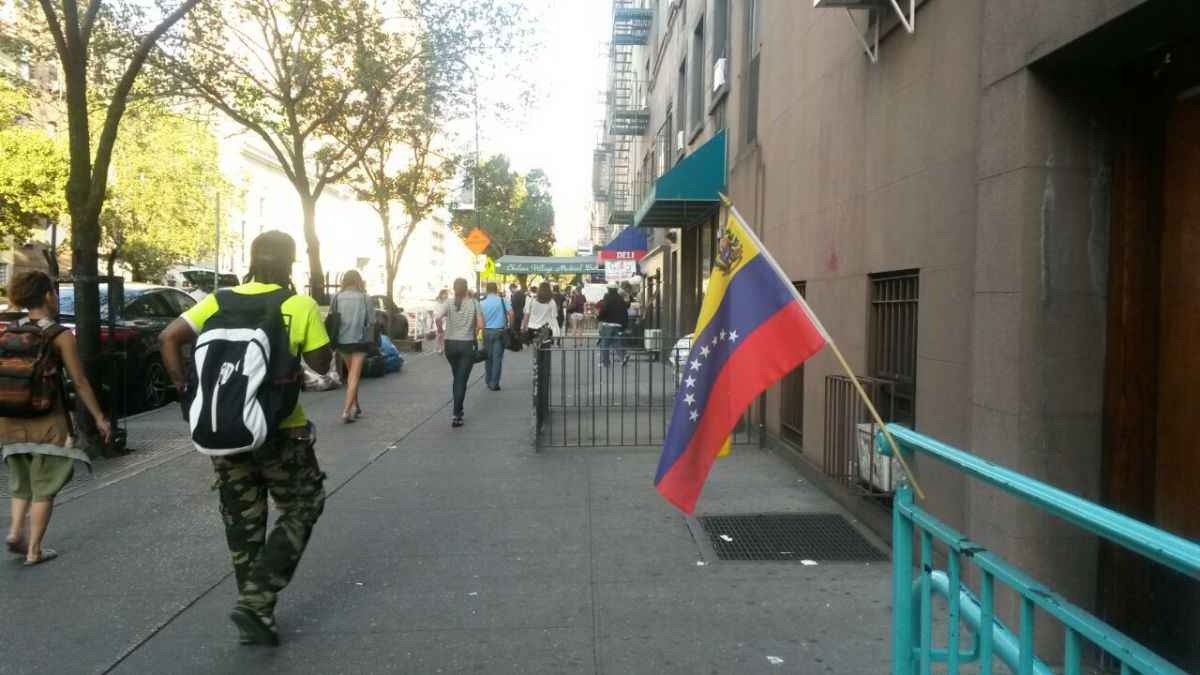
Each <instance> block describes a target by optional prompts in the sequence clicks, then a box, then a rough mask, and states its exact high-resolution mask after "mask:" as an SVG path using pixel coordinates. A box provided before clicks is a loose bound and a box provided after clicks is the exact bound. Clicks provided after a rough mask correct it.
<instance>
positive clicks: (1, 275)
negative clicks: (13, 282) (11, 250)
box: [0, 263, 8, 288]
mask: <svg viewBox="0 0 1200 675" xmlns="http://www.w3.org/2000/svg"><path fill="white" fill-rule="evenodd" d="M0 287H3V288H8V263H0Z"/></svg>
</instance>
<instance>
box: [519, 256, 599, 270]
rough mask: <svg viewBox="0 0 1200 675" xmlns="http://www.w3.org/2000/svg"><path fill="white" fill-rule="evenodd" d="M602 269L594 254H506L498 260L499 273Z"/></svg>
mask: <svg viewBox="0 0 1200 675" xmlns="http://www.w3.org/2000/svg"><path fill="white" fill-rule="evenodd" d="M601 270H602V268H601V267H600V264H599V263H598V262H596V256H594V255H587V256H575V257H573V258H547V257H541V256H531V255H506V256H501V257H500V259H499V260H497V261H496V273H497V274H589V273H591V272H600V271H601Z"/></svg>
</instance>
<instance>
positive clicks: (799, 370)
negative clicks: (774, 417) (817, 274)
mask: <svg viewBox="0 0 1200 675" xmlns="http://www.w3.org/2000/svg"><path fill="white" fill-rule="evenodd" d="M792 285H793V286H795V287H796V290H797V291H799V293H800V295H801V296H807V295H808V293H807V291H808V284H807V282H804V281H794V282H792ZM781 408H782V410H780V413H781V414H780V418H781V422H780V424H781V425H782V427H783V435H784V437H785V438H787V439H788V440H790V441H792V442H794V443H796V444H797V445H800V446H803V445H804V364H803V363H802V364H800V365H799V366H797V367H796V369H795V370H793V371H792V372H790V373H788V374H787V375H785V376H784V378H783V387H782V397H781Z"/></svg>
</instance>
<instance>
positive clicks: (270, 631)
mask: <svg viewBox="0 0 1200 675" xmlns="http://www.w3.org/2000/svg"><path fill="white" fill-rule="evenodd" d="M229 618H230V619H231V620H232V621H233V624H234V625H235V626H237V628H238V641H239V642H241V643H242V644H244V645H267V646H268V647H278V646H279V633H277V632H276V631H275V625H274V621H273V620H272V619H271V618H270V617H264V616H263V615H261V614H259V613H258V612H256V611H254V610H252V609H250V608H248V607H234V608H233V611H232V612H230V613H229Z"/></svg>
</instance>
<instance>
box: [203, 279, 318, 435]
mask: <svg viewBox="0 0 1200 675" xmlns="http://www.w3.org/2000/svg"><path fill="white" fill-rule="evenodd" d="M279 288H280V287H279V286H277V285H276V284H263V283H259V282H257V281H251V282H250V283H248V284H242V285H241V286H235V287H234V288H233V289H231V290H233V292H234V293H240V294H242V295H261V294H263V293H270V292H272V291H277V290H279ZM280 310H281V311H282V312H283V320H284V321H286V322H287V324H288V342H289V343H290V344H291V350H292V353H293V354H296V353H300V354H306V353H308V352H312V351H316V350H318V349H320V348H321V347H324V346H326V345H328V344H329V335H327V334H326V333H325V322H324V321H322V320H321V310H320V309H319V308H318V307H317V301H316V300H313V299H312V298H310V297H308V296H307V295H293V296H292V297H290V298H288V299H287V300H284V302H283V305H282V306H281V307H280ZM216 313H217V294H216V293H209V294H208V297H206V298H204V299H203V300H201V301H200V302H198V303H196V306H195V307H192V308H191V309H189V310H188V311H186V312H184V313H183V320H184V321H187V322H188V323H189V324H190V325H191V326H192V330H194V331H196V333H197V334H199V333H200V331H202V330H204V324H205V322H207V321H208V320H209V319H210V318H212V315H214V314H216ZM305 424H308V418H307V417H305V415H304V408H303V407H301V406H300V402H299V401H297V402H296V408H295V410H293V411H292V414H290V415H288V416H287V418H286V419H285V420H283V421H282V422H280V423H279V428H280V429H292V428H295V427H302V426H304V425H305Z"/></svg>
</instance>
